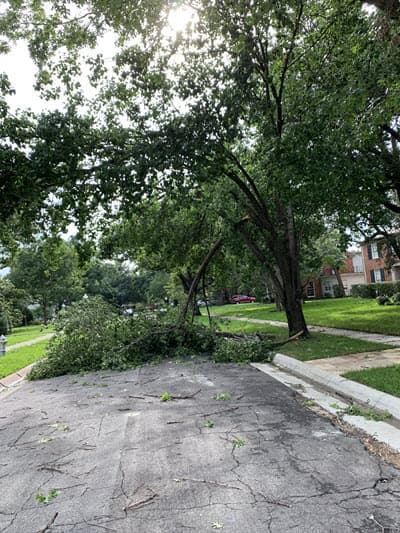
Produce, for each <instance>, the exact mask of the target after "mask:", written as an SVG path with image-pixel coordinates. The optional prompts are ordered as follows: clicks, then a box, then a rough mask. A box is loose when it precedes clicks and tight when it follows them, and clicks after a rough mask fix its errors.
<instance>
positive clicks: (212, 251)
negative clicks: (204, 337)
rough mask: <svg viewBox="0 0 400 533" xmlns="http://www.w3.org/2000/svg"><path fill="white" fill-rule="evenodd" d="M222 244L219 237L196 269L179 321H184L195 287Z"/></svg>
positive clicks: (194, 294) (194, 293) (193, 296)
mask: <svg viewBox="0 0 400 533" xmlns="http://www.w3.org/2000/svg"><path fill="white" fill-rule="evenodd" d="M222 244H223V239H222V238H219V239H218V240H217V242H216V243H215V244H214V246H213V247H212V248H211V249H210V251H209V252H208V254H207V255H206V257H205V258H204V260H203V262H202V264H201V265H200V268H199V270H198V271H197V273H196V275H195V277H194V279H193V281H192V284H191V286H190V289H189V293H188V297H187V299H186V302H185V305H184V306H183V309H182V313H181V316H180V322H181V323H182V322H184V321H185V320H186V316H187V313H188V310H189V306H190V302H191V301H192V300H194V298H195V296H196V291H197V287H198V286H199V283H200V280H201V277H202V276H203V274H204V272H205V271H206V269H207V267H208V265H209V263H210V261H211V260H212V258H213V257H214V255H215V254H216V253H217V252H218V250H219V249H220V248H221V246H222Z"/></svg>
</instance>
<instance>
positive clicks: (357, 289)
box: [351, 283, 376, 298]
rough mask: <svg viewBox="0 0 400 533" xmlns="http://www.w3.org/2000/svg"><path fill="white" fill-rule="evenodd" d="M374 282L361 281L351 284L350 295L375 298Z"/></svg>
mask: <svg viewBox="0 0 400 533" xmlns="http://www.w3.org/2000/svg"><path fill="white" fill-rule="evenodd" d="M373 285H374V283H361V284H359V285H353V286H352V288H351V295H352V296H356V297H358V298H376V290H375V287H374V286H373Z"/></svg>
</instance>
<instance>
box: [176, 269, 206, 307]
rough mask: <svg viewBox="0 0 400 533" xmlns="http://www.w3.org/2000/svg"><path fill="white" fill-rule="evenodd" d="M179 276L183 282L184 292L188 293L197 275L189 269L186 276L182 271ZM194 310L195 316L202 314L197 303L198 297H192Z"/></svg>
mask: <svg viewBox="0 0 400 533" xmlns="http://www.w3.org/2000/svg"><path fill="white" fill-rule="evenodd" d="M178 276H179V279H180V280H181V283H182V287H183V292H184V293H185V294H186V295H188V294H189V292H190V287H191V286H192V283H193V280H194V277H195V276H194V275H193V274H192V273H191V272H189V271H188V272H187V273H186V276H185V275H184V274H182V273H180V274H178ZM192 310H193V315H194V316H201V311H200V307H199V306H198V305H197V302H196V298H193V299H192Z"/></svg>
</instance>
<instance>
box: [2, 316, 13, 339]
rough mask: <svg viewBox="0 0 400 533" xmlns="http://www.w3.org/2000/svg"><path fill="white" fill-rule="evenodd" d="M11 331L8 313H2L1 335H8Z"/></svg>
mask: <svg viewBox="0 0 400 533" xmlns="http://www.w3.org/2000/svg"><path fill="white" fill-rule="evenodd" d="M10 329H11V328H10V322H9V320H8V316H7V313H4V312H3V313H0V335H7V334H8V333H9V331H10Z"/></svg>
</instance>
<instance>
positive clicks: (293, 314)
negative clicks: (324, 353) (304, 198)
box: [271, 206, 309, 337]
mask: <svg viewBox="0 0 400 533" xmlns="http://www.w3.org/2000/svg"><path fill="white" fill-rule="evenodd" d="M278 209H279V211H280V223H281V224H280V225H281V227H284V228H285V232H286V239H285V240H283V239H276V240H275V241H273V242H271V249H272V252H273V254H274V257H275V260H276V264H277V266H278V269H279V275H280V278H281V280H282V292H283V298H282V304H283V307H284V309H285V313H286V318H287V321H288V328H289V337H291V336H293V335H297V334H298V333H301V336H303V337H306V336H308V334H309V333H308V329H307V324H306V321H305V318H304V314H303V286H302V283H301V279H300V250H299V248H300V247H299V243H298V239H297V235H296V228H295V225H294V217H293V212H292V209H291V207H290V206H286V207H284V208H281V206H278Z"/></svg>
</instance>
